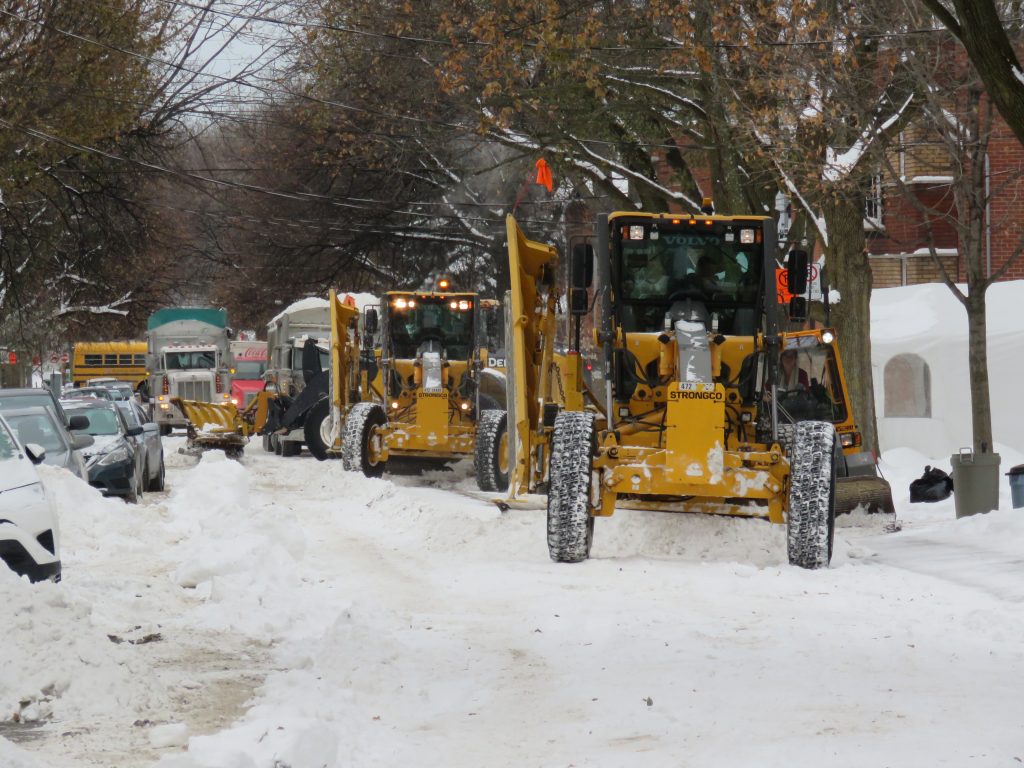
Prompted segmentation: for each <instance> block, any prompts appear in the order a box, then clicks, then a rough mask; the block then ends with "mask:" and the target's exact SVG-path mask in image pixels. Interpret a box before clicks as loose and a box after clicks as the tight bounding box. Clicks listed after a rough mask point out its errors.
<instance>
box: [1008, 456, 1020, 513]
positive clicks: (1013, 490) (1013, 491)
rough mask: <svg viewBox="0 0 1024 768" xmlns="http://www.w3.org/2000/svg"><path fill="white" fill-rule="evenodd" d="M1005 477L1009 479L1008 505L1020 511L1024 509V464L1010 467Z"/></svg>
mask: <svg viewBox="0 0 1024 768" xmlns="http://www.w3.org/2000/svg"><path fill="white" fill-rule="evenodd" d="M1006 475H1007V477H1009V478H1010V503H1011V504H1013V508H1014V509H1020V508H1022V507H1024V464H1018V465H1017V466H1016V467H1012V468H1011V469H1010V471H1009V472H1007V473H1006Z"/></svg>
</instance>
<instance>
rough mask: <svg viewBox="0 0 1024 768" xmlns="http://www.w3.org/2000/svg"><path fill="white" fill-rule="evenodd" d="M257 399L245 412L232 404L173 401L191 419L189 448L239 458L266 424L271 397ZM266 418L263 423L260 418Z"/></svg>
mask: <svg viewBox="0 0 1024 768" xmlns="http://www.w3.org/2000/svg"><path fill="white" fill-rule="evenodd" d="M260 395H261V396H260V397H257V398H256V399H254V400H253V401H252V403H250V404H249V407H248V408H246V409H245V410H244V411H239V410H238V408H236V407H235V406H234V405H233V404H232V403H202V402H199V401H197V400H182V399H181V398H180V397H172V398H171V402H172V403H174V404H175V405H176V406H177V407H178V408H180V409H181V412H182V413H183V414H185V418H186V419H188V426H187V431H188V448H190V449H192V450H197V451H202V450H206V449H208V448H214V449H220V450H223V451H224V452H225V453H227V454H228V456H229V457H238V456H241V454H242V449H244V448H245V444H246V443H247V442H249V436H250V435H254V434H256V433H257V432H258V431H259V429H260V427H262V422H263V421H265V420H266V413H267V397H265V396H262V395H263V393H262V392H261V393H260ZM261 414H262V419H261V418H260V415H261Z"/></svg>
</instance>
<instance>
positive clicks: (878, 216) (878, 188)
mask: <svg viewBox="0 0 1024 768" xmlns="http://www.w3.org/2000/svg"><path fill="white" fill-rule="evenodd" d="M882 213H883V211H882V177H881V175H877V176H872V177H871V179H870V180H869V181H868V185H867V189H865V190H864V225H865V226H866V227H869V228H871V229H882Z"/></svg>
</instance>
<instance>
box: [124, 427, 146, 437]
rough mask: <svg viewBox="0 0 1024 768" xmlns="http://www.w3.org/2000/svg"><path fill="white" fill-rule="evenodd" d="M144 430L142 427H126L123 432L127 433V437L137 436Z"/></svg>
mask: <svg viewBox="0 0 1024 768" xmlns="http://www.w3.org/2000/svg"><path fill="white" fill-rule="evenodd" d="M144 431H145V430H143V428H142V427H128V431H127V432H125V434H126V435H128V437H138V436H139V435H141V434H142V433H143V432H144Z"/></svg>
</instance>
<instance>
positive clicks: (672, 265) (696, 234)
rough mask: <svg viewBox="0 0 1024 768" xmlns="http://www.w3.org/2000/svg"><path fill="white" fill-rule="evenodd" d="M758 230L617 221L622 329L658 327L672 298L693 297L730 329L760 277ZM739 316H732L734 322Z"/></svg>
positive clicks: (753, 297) (750, 299)
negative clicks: (703, 229)
mask: <svg viewBox="0 0 1024 768" xmlns="http://www.w3.org/2000/svg"><path fill="white" fill-rule="evenodd" d="M760 234H761V230H760V229H759V228H755V227H753V226H743V225H741V224H736V225H729V226H726V227H724V228H722V229H721V231H714V232H712V231H693V230H691V229H689V228H687V227H686V226H680V225H675V226H673V225H671V224H669V223H668V222H658V226H657V227H655V226H653V225H652V224H651V223H650V221H649V220H648V221H644V222H643V223H640V222H635V223H632V224H630V223H627V222H616V230H615V233H614V239H615V246H616V249H617V257H616V264H615V267H616V269H617V270H618V274H619V281H618V282H619V285H620V286H621V288H620V291H619V294H620V299H621V306H622V310H621V311H622V322H623V326H624V330H626V331H660V330H661V329H662V328H663V327H664V319H665V313H666V312H667V311H668V309H669V308H670V306H671V305H672V304H673V303H675V302H680V301H686V300H690V301H696V302H701V303H702V304H704V306H705V307H706V309H707V310H708V311H709V312H714V313H715V314H716V315H718V318H719V321H720V322H721V326H720V329H721V331H722V332H723V333H733V332H738V331H739V329H737V331H734V330H733V327H732V325H733V322H734V319H735V318H736V312H737V310H738V309H741V308H744V309H746V310H747V312H749V310H750V309H751V308H753V307H754V306H755V303H756V301H757V296H758V289H759V287H760V285H761V281H762V276H761V272H762V252H763V249H762V244H761V242H755V240H759V238H760ZM739 322H740V321H739V320H737V324H738V323H739Z"/></svg>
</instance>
